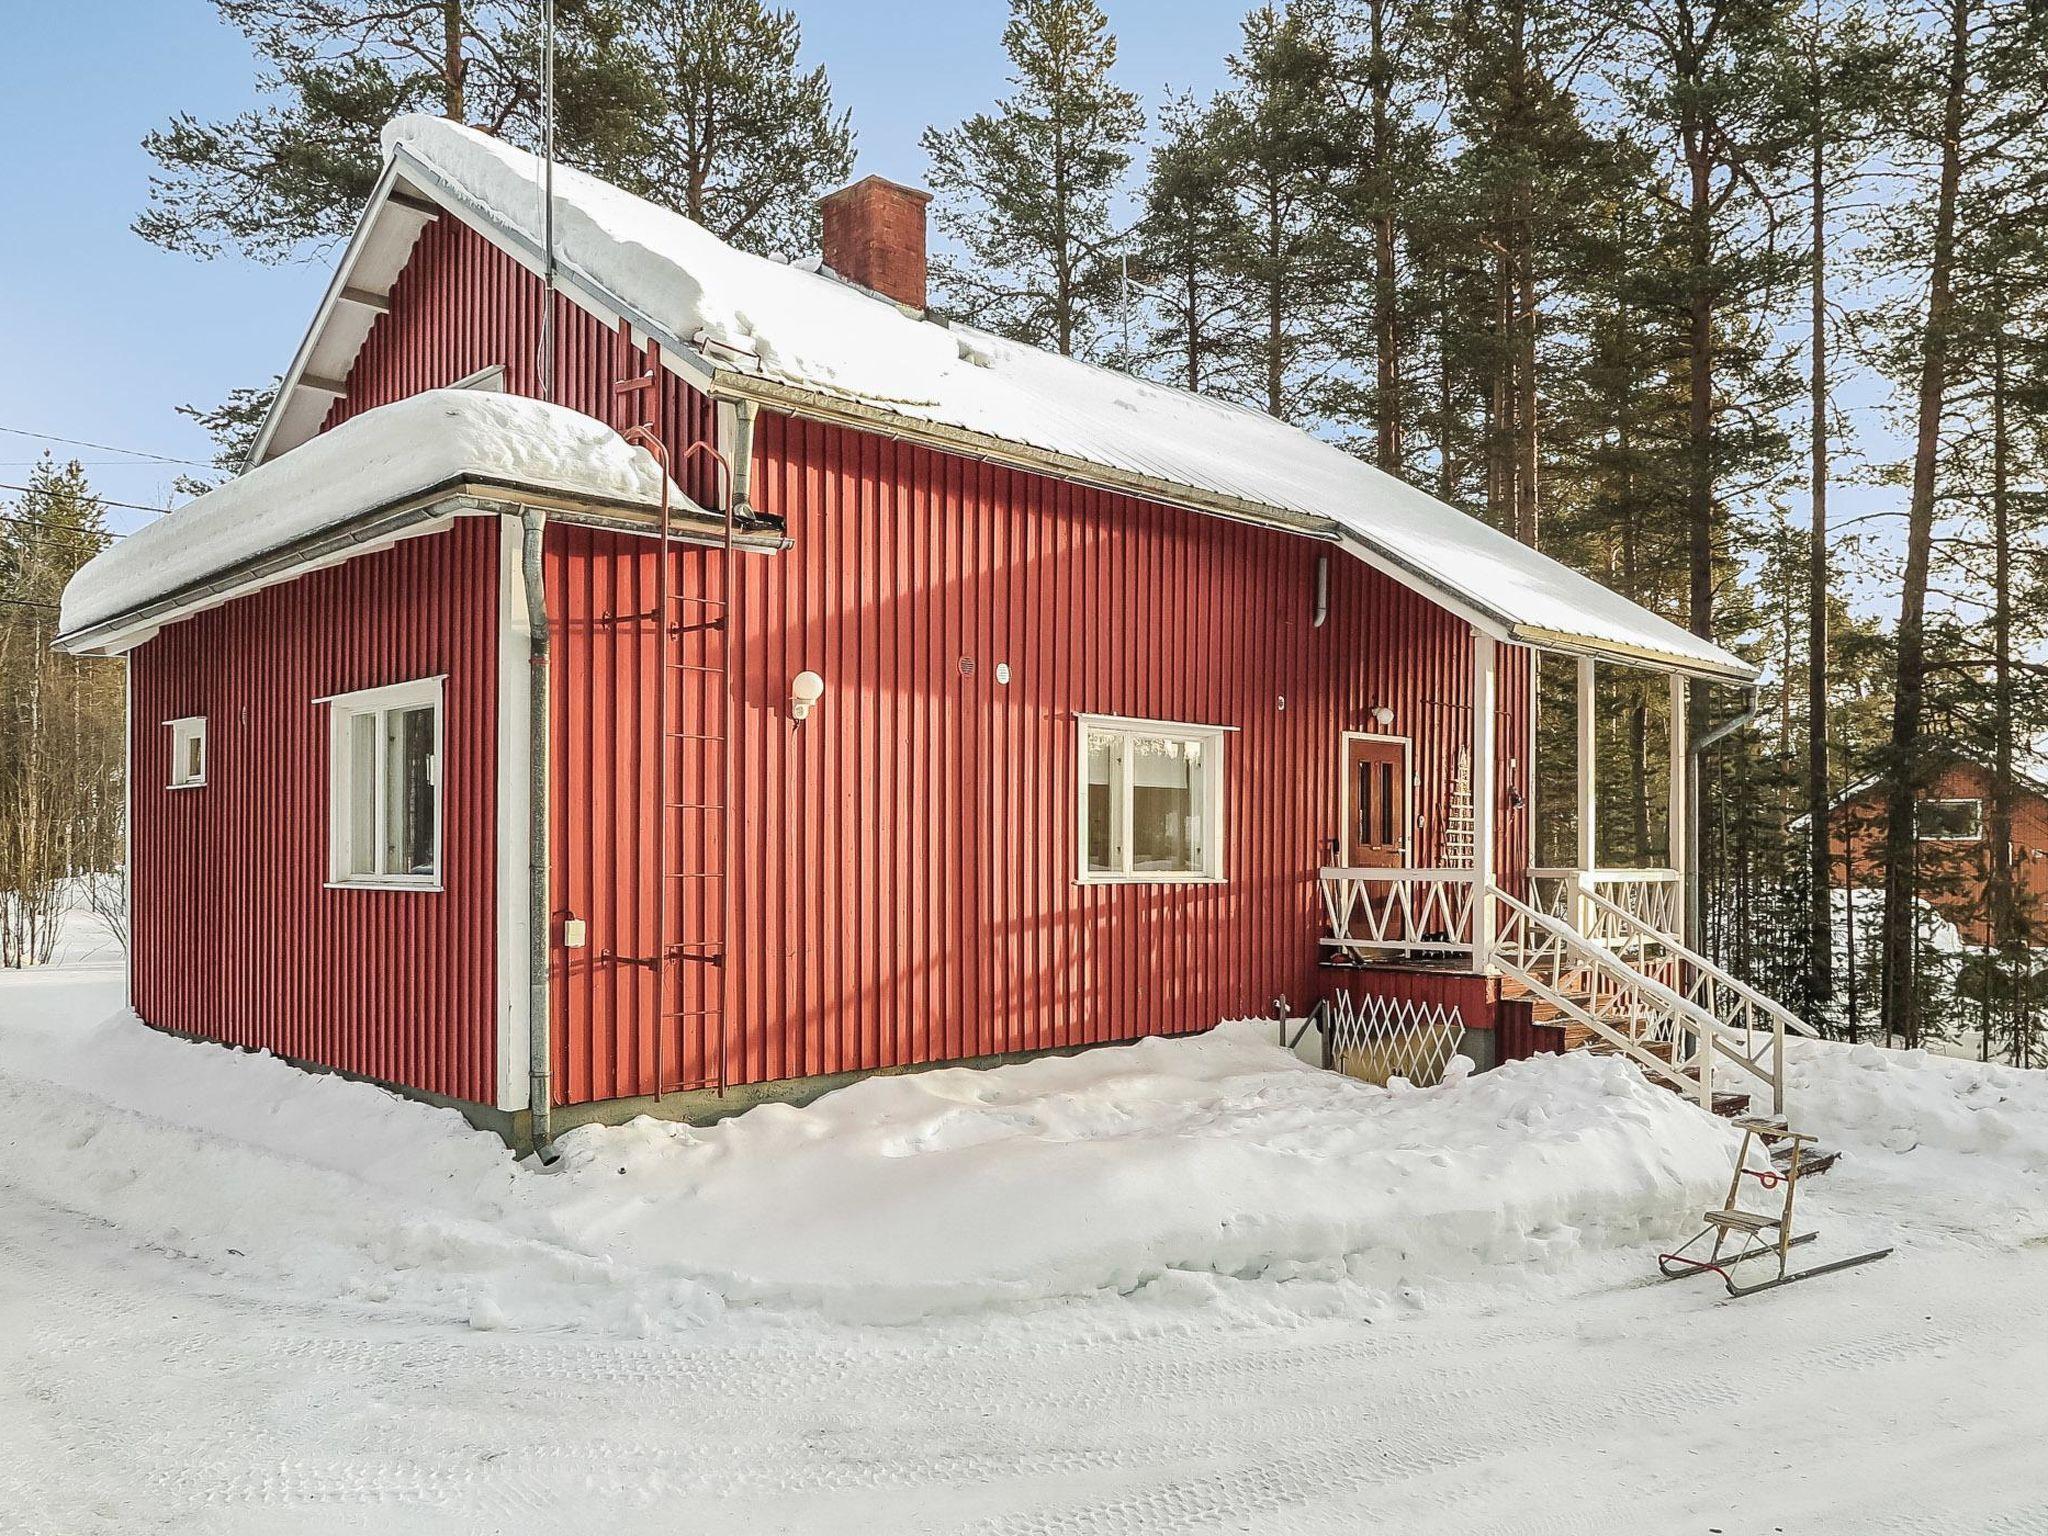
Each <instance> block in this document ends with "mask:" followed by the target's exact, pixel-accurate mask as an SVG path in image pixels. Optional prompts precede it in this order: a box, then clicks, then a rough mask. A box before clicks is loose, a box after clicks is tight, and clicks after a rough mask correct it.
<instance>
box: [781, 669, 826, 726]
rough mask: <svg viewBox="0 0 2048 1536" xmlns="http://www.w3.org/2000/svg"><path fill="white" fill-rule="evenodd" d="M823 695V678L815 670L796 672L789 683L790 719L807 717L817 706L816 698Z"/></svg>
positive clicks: (818, 698)
mask: <svg viewBox="0 0 2048 1536" xmlns="http://www.w3.org/2000/svg"><path fill="white" fill-rule="evenodd" d="M824 697H825V679H823V678H822V677H820V676H818V674H817V673H815V672H799V673H797V675H796V676H795V677H794V678H793V679H791V681H790V685H789V717H790V719H792V720H804V719H808V718H809V716H810V713H811V711H812V710H814V709H816V708H817V707H818V700H820V699H822V698H824Z"/></svg>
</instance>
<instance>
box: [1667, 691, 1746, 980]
mask: <svg viewBox="0 0 2048 1536" xmlns="http://www.w3.org/2000/svg"><path fill="white" fill-rule="evenodd" d="M1760 697H1761V696H1760V694H1759V693H1758V690H1757V688H1756V686H1755V685H1754V684H1752V685H1751V686H1750V688H1749V701H1748V703H1747V704H1745V705H1744V706H1743V710H1742V713H1741V714H1739V715H1737V716H1735V717H1734V718H1733V719H1732V720H1724V721H1722V722H1721V723H1720V724H1719V725H1717V726H1715V727H1714V728H1713V729H1712V730H1711V731H1708V732H1707V733H1706V735H1704V736H1702V737H1701V738H1700V739H1699V740H1698V741H1696V742H1694V743H1693V744H1692V747H1691V749H1690V751H1689V752H1688V754H1687V755H1688V758H1689V761H1688V762H1687V763H1686V771H1685V860H1686V865H1687V868H1686V872H1685V945H1686V948H1688V949H1690V950H1692V951H1694V952H1695V953H1696V954H1705V953H1706V950H1705V948H1704V947H1703V946H1702V944H1701V940H1703V939H1704V938H1705V937H1706V933H1705V925H1704V923H1703V922H1702V919H1703V918H1704V916H1705V913H1704V912H1703V911H1702V910H1701V907H1700V892H1701V881H1700V764H1701V763H1702V762H1703V761H1704V760H1705V758H1706V755H1707V753H1708V751H1709V750H1711V749H1712V748H1713V747H1715V746H1717V745H1718V744H1719V743H1721V742H1723V741H1726V740H1727V739H1728V738H1729V737H1730V736H1733V735H1734V734H1735V733H1736V732H1737V731H1739V730H1741V729H1742V728H1743V727H1744V726H1745V725H1748V724H1749V723H1750V721H1752V720H1754V719H1755V718H1756V717H1757V713H1758V709H1759V704H1758V700H1759V698H1760Z"/></svg>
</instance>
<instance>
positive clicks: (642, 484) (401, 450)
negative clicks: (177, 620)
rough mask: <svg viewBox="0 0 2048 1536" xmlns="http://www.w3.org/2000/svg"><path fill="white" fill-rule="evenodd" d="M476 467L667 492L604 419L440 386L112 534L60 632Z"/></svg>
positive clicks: (603, 489)
mask: <svg viewBox="0 0 2048 1536" xmlns="http://www.w3.org/2000/svg"><path fill="white" fill-rule="evenodd" d="M464 477H468V478H476V479H486V480H495V481H502V482H507V483H511V484H515V485H526V486H533V487H536V488H539V489H544V490H554V491H564V492H567V493H569V494H571V495H582V496H589V497H592V498H595V499H598V500H604V501H615V502H628V503H638V504H646V505H651V504H654V503H657V502H659V501H660V499H661V473H660V471H659V470H658V469H656V468H655V465H654V461H653V460H652V459H651V458H649V457H648V456H647V455H646V454H645V453H643V452H641V451H640V450H639V449H637V448H634V447H633V446H632V445H631V444H629V443H627V442H626V440H625V439H624V438H622V437H620V436H619V434H618V433H616V432H614V431H613V430H612V429H611V428H610V427H608V426H606V425H604V423H602V422H600V421H597V420H596V419H594V418H592V417H589V416H585V415H583V414H581V413H580V412H577V411H572V410H569V409H568V408H567V407H565V406H559V405H551V404H549V403H547V402H546V401H543V400H528V399H525V398H523V397H521V396H518V395H504V394H497V393H493V392H491V391H488V390H475V389H436V390H428V391H426V392H424V393H422V394H418V395H413V396H411V397H410V398H408V399H404V400H400V401H396V402H394V403H393V404H391V405H385V406H379V407H378V408H377V409H375V410H371V411H365V412H363V414H362V415H360V416H357V417H354V418H353V419H351V420H349V421H346V422H343V423H342V424H341V425H340V426H338V427H336V428H335V429H334V430H333V431H332V432H323V433H321V434H320V435H319V436H318V437H315V438H313V439H312V440H311V441H310V442H307V443H305V444H303V445H302V446H300V447H298V448H295V449H293V450H292V451H291V452H290V453H287V454H285V455H283V456H282V457H280V458H276V459H273V460H271V461H270V462H269V463H268V464H265V465H263V466H261V467H260V468H257V469H252V470H250V471H249V473H247V474H245V475H240V476H238V477H236V478H235V479H233V480H230V481H228V482H227V484H225V485H222V486H219V487H217V488H216V489H214V490H211V491H208V492H207V493H206V494H205V495H203V496H199V497H196V498H195V499H194V500H192V501H190V502H188V503H187V504H186V505H184V506H182V507H180V508H178V509H177V510H176V511H175V512H169V513H166V514H165V515H164V516H163V517H161V518H159V519H158V520H157V521H155V522H153V523H151V524H149V525H148V526H147V527H144V528H141V529H138V530H137V531H136V532H134V533H132V534H130V535H129V536H128V537H127V538H125V539H122V540H119V541H118V542H116V543H114V544H113V545H111V546H110V547H109V548H107V549H106V550H105V551H104V552H102V553H101V554H99V555H96V556H95V557H94V558H93V559H92V560H90V561H88V562H87V563H86V565H85V566H84V567H83V568H82V569H81V570H80V571H79V572H78V574H77V575H75V576H73V577H72V578H71V584H70V585H69V586H67V587H66V588H65V589H64V599H63V605H62V610H63V611H62V613H61V615H60V617H59V628H60V630H61V631H62V632H63V633H65V634H70V633H72V632H73V631H75V630H79V629H82V628H84V627H86V626H87V625H90V624H95V623H98V622H99V621H100V620H102V619H109V618H113V617H115V616H117V615H119V614H122V613H125V612H127V611H129V610H130V609H132V608H135V607H138V606H140V605H141V604H143V603H146V602H149V601H150V600H151V599H153V598H158V597H162V596H165V595H166V594H168V593H171V592H175V591H177V590H178V589H179V588H181V587H185V586H188V585H190V584H191V583H193V582H195V581H199V580H202V579H204V578H205V577H207V576H210V575H213V574H214V573H215V572H217V571H221V570H225V569H227V568H228V567H230V566H234V565H237V564H240V563H241V562H243V561H245V560H251V559H254V558H255V557H256V556H258V555H262V554H265V553H268V552H269V551H271V550H274V549H278V548H281V547H283V546H284V545H287V544H290V543H292V542H294V541H296V540H298V539H302V538H306V537H308V536H310V535H312V534H316V533H319V532H321V531H323V530H325V529H327V528H331V527H333V526H334V525H336V524H338V523H341V522H345V521H346V520H347V519H349V518H351V517H355V516H358V515H359V514H361V513H364V512H369V511H373V510H375V509H376V508H379V507H384V506H389V505H391V504H392V503H394V502H399V501H403V500H404V499H405V498H407V497H408V496H414V495H417V494H419V493H420V492H422V491H427V490H431V489H433V488H434V487H435V486H438V485H444V484H446V483H447V482H449V481H451V480H455V479H459V478H464ZM674 495H675V498H676V502H677V504H678V505H681V504H682V501H683V497H682V493H681V492H680V491H677V492H675V493H674Z"/></svg>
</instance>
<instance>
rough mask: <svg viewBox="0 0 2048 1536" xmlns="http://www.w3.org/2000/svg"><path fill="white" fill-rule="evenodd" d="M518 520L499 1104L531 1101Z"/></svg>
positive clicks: (502, 877) (501, 661) (502, 891)
mask: <svg viewBox="0 0 2048 1536" xmlns="http://www.w3.org/2000/svg"><path fill="white" fill-rule="evenodd" d="M521 532H522V530H521V528H520V525H519V520H518V519H517V518H511V517H507V518H501V519H500V520H499V533H498V694H497V697H498V731H497V753H498V763H497V771H498V795H497V804H498V824H497V826H496V828H494V829H493V830H494V835H495V836H496V839H497V853H498V859H497V881H496V884H497V890H498V902H497V906H498V910H497V913H496V927H497V940H498V965H497V979H498V985H497V993H498V996H497V1007H496V1010H495V1012H496V1016H497V1055H498V1073H497V1078H498V1081H497V1095H498V1100H497V1107H498V1108H499V1109H501V1110H507V1111H510V1110H520V1109H525V1108H527V1107H528V1105H527V1100H528V1099H529V1098H530V1097H531V1095H532V1087H533V1080H532V1074H531V1072H530V1070H529V1068H530V1066H531V1056H532V1049H533V1048H532V1044H531V1040H532V1036H531V1033H530V1021H529V1020H528V1018H527V1007H528V1001H529V1000H528V988H527V975H526V957H527V946H528V942H529V939H530V930H531V922H530V919H529V916H528V912H529V907H528V905H527V891H528V887H529V885H530V883H531V881H532V877H533V870H532V867H531V865H530V864H529V862H528V860H527V856H526V855H527V848H526V836H527V813H528V807H529V804H530V803H531V799H532V795H531V790H532V785H531V784H530V783H529V781H528V776H527V764H528V758H529V752H530V744H531V741H532V730H531V722H530V721H529V719H528V716H527V696H526V677H527V672H528V671H529V669H530V664H529V662H528V660H527V644H528V641H529V639H530V626H529V625H528V624H527V621H526V579H525V574H524V571H523V569H522V566H521V549H520V539H521Z"/></svg>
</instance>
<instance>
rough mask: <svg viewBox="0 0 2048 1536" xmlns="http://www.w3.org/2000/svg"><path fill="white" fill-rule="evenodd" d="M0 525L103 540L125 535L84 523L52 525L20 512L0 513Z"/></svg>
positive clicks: (43, 519) (40, 518) (47, 520)
mask: <svg viewBox="0 0 2048 1536" xmlns="http://www.w3.org/2000/svg"><path fill="white" fill-rule="evenodd" d="M0 523H16V524H18V525H20V526H21V527H24V528H48V529H51V530H53V531H54V532H57V533H91V534H97V535H98V536H99V537H100V538H103V539H125V538H127V537H128V535H127V534H125V533H117V532H115V531H114V530H113V529H112V528H88V527H87V526H86V525H85V524H84V523H53V522H51V521H50V520H49V519H48V518H42V517H30V516H28V515H27V514H26V513H22V512H0Z"/></svg>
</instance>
